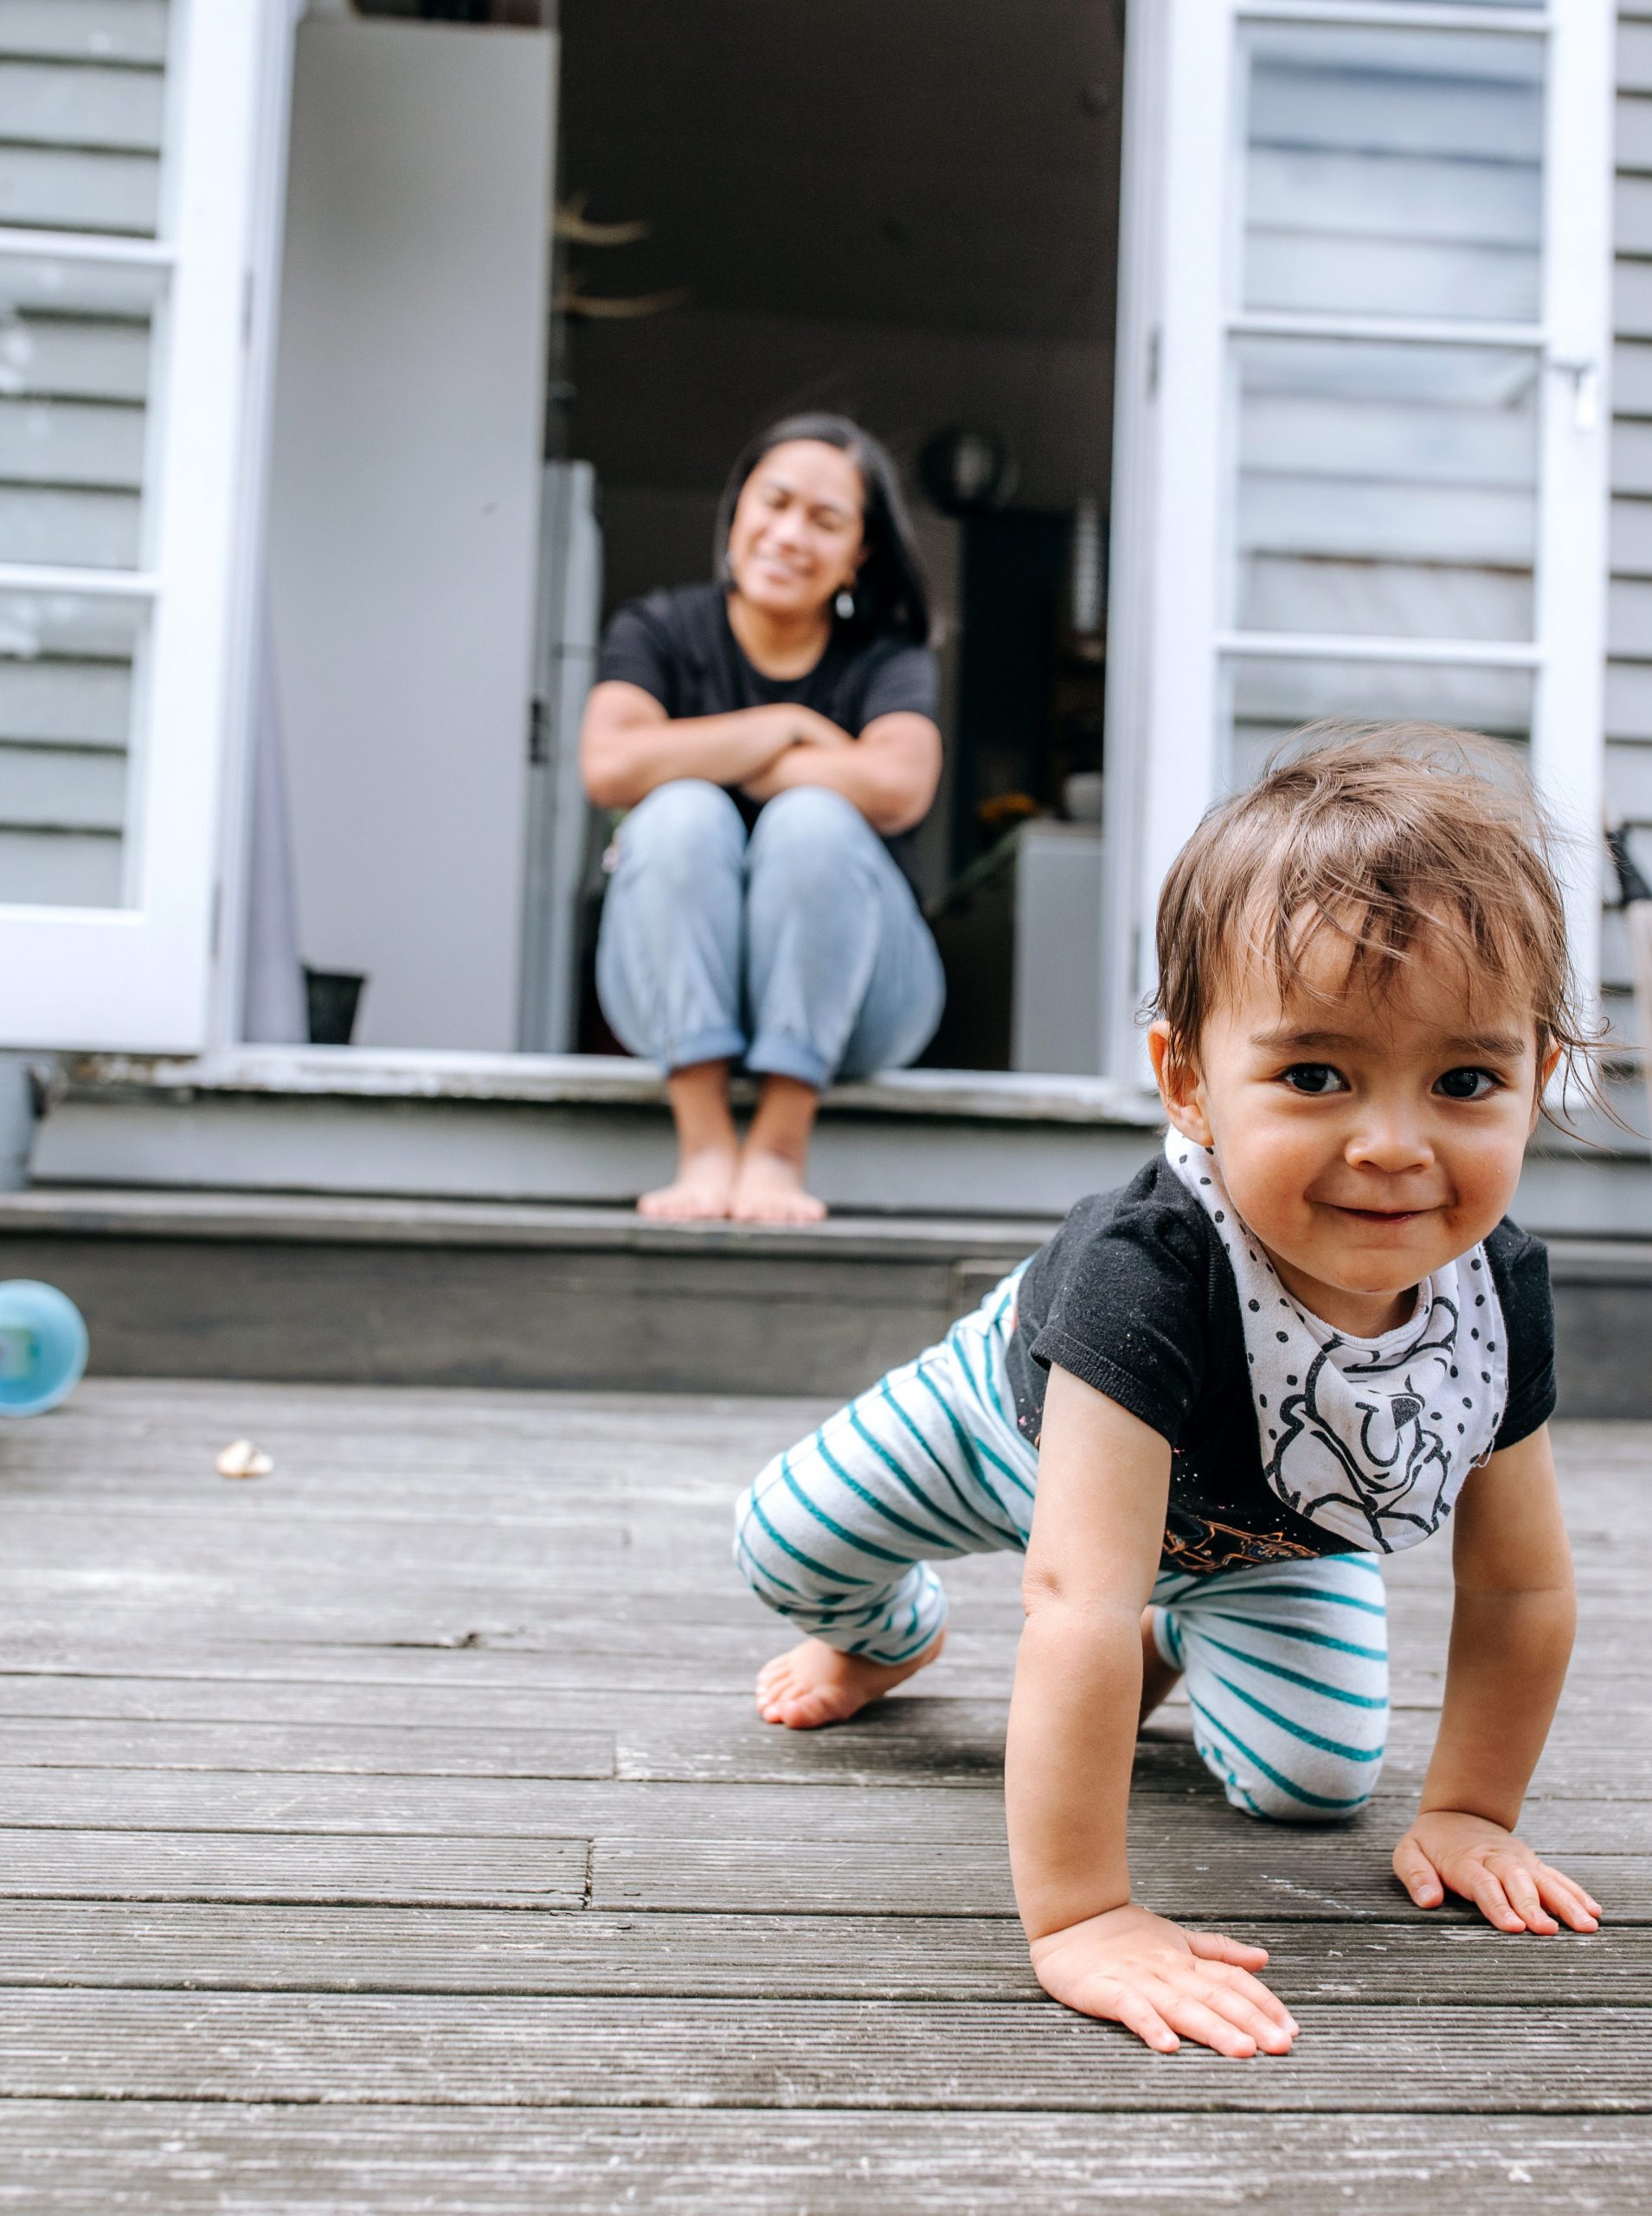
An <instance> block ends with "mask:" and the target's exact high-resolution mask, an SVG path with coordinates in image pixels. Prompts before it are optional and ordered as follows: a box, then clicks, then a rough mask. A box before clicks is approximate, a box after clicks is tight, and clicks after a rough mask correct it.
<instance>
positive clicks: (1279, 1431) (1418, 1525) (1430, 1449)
mask: <svg viewBox="0 0 1652 2216" xmlns="http://www.w3.org/2000/svg"><path fill="white" fill-rule="evenodd" d="M1165 1153H1166V1156H1167V1158H1168V1160H1169V1163H1170V1165H1171V1167H1172V1169H1174V1171H1175V1172H1176V1175H1177V1176H1179V1177H1180V1179H1181V1182H1183V1184H1184V1185H1186V1188H1187V1189H1188V1191H1189V1192H1190V1193H1192V1195H1193V1197H1194V1198H1195V1199H1196V1200H1197V1201H1199V1205H1200V1206H1201V1207H1202V1208H1204V1210H1205V1214H1207V1215H1208V1216H1209V1217H1210V1219H1211V1221H1212V1224H1213V1225H1214V1227H1215V1229H1216V1234H1217V1236H1218V1238H1219V1239H1220V1240H1221V1242H1222V1246H1223V1250H1224V1252H1225V1253H1226V1255H1227V1258H1228V1260H1229V1262H1230V1263H1231V1265H1232V1269H1233V1277H1234V1282H1235V1284H1236V1285H1237V1287H1238V1294H1239V1317H1240V1321H1241V1323H1242V1324H1243V1325H1244V1349H1245V1358H1246V1362H1247V1365H1248V1368H1249V1370H1250V1398H1251V1401H1252V1404H1253V1405H1254V1407H1255V1408H1256V1412H1257V1438H1258V1440H1259V1442H1260V1444H1261V1447H1262V1463H1263V1474H1264V1475H1265V1476H1266V1478H1267V1480H1268V1483H1269V1485H1270V1486H1271V1488H1272V1489H1273V1491H1275V1492H1276V1494H1277V1495H1278V1497H1279V1498H1280V1499H1281V1500H1282V1501H1283V1502H1284V1503H1285V1504H1286V1506H1287V1507H1288V1508H1292V1509H1295V1511H1296V1513H1297V1514H1298V1515H1299V1516H1306V1517H1308V1519H1309V1520H1310V1521H1311V1522H1313V1523H1317V1524H1319V1525H1320V1526H1321V1528H1322V1529H1323V1530H1327V1531H1333V1532H1334V1533H1335V1534H1336V1536H1338V1537H1339V1538H1340V1539H1347V1540H1350V1541H1352V1542H1353V1543H1354V1544H1355V1545H1356V1546H1360V1547H1368V1548H1370V1549H1372V1551H1373V1552H1374V1553H1377V1554H1397V1553H1398V1552H1399V1550H1400V1549H1402V1548H1405V1547H1414V1546H1415V1545H1416V1544H1417V1542H1418V1541H1419V1540H1421V1539H1426V1538H1427V1537H1428V1536H1429V1534H1430V1532H1431V1531H1435V1530H1438V1529H1439V1527H1440V1525H1441V1524H1442V1523H1443V1522H1444V1521H1445V1519H1446V1517H1448V1516H1449V1515H1450V1513H1451V1509H1452V1504H1453V1503H1454V1502H1455V1501H1456V1497H1457V1494H1458V1492H1459V1491H1461V1490H1462V1481H1463V1479H1464V1478H1466V1477H1467V1476H1468V1474H1469V1471H1470V1470H1472V1469H1473V1468H1474V1466H1475V1464H1476V1463H1478V1462H1483V1461H1484V1460H1485V1459H1486V1457H1487V1455H1488V1454H1489V1453H1491V1451H1492V1446H1493V1444H1494V1442H1495V1440H1496V1437H1497V1433H1498V1429H1499V1427H1500V1426H1501V1422H1502V1419H1503V1408H1504V1404H1505V1402H1506V1401H1507V1397H1508V1350H1507V1343H1506V1342H1505V1339H1504V1336H1503V1317H1502V1310H1501V1306H1500V1304H1499V1303H1498V1298H1497V1290H1496V1287H1495V1285H1494V1284H1493V1282H1492V1273H1491V1264H1490V1263H1489V1261H1488V1259H1487V1258H1486V1250H1485V1248H1484V1247H1483V1246H1475V1247H1474V1248H1472V1249H1471V1250H1470V1251H1469V1253H1466V1254H1462V1255H1460V1256H1459V1257H1458V1258H1457V1259H1456V1261H1454V1262H1448V1263H1447V1264H1446V1266H1445V1267H1444V1268H1443V1269H1442V1270H1437V1271H1435V1272H1434V1274H1433V1275H1432V1276H1431V1277H1428V1278H1424V1280H1423V1282H1422V1283H1421V1285H1418V1287H1417V1307H1416V1310H1415V1312H1414V1313H1413V1314H1411V1316H1409V1317H1406V1319H1405V1322H1404V1323H1403V1324H1398V1325H1396V1327H1395V1328H1394V1330H1392V1331H1385V1332H1384V1334H1383V1336H1382V1337H1380V1338H1379V1339H1360V1338H1355V1337H1353V1335H1352V1334H1351V1333H1349V1332H1347V1331H1339V1330H1334V1328H1333V1326H1332V1325H1330V1324H1327V1323H1324V1322H1322V1321H1321V1319H1320V1317H1317V1316H1314V1315H1310V1314H1309V1313H1308V1311H1307V1310H1306V1309H1305V1308H1303V1307H1302V1306H1301V1305H1300V1304H1298V1303H1297V1302H1296V1301H1295V1300H1294V1299H1293V1298H1291V1296H1290V1295H1289V1293H1288V1292H1286V1290H1285V1288H1284V1286H1283V1285H1282V1284H1281V1283H1280V1280H1279V1278H1278V1275H1277V1273H1276V1271H1275V1269H1274V1266H1273V1265H1272V1263H1271V1262H1270V1260H1269V1259H1268V1255H1267V1252H1266V1249H1265V1248H1264V1247H1263V1245H1262V1243H1261V1241H1260V1240H1258V1239H1257V1237H1256V1236H1255V1234H1253V1233H1252V1232H1251V1231H1250V1227H1248V1226H1247V1225H1246V1224H1245V1222H1244V1220H1243V1219H1242V1218H1241V1217H1240V1216H1239V1215H1238V1214H1237V1211H1236V1210H1235V1208H1234V1206H1233V1203H1232V1201H1231V1200H1230V1199H1229V1198H1228V1195H1227V1192H1226V1189H1225V1187H1224V1185H1223V1182H1222V1173H1221V1171H1220V1169H1218V1167H1217V1162H1216V1156H1214V1154H1212V1152H1211V1151H1210V1150H1209V1149H1208V1148H1205V1147H1201V1146H1197V1145H1195V1144H1194V1143H1193V1142H1192V1140H1191V1139H1187V1138H1184V1137H1182V1135H1181V1133H1180V1131H1175V1130H1172V1131H1170V1132H1169V1133H1168V1134H1167V1137H1166V1139H1165Z"/></svg>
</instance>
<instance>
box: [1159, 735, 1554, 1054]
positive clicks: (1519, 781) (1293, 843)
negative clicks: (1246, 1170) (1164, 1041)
mask: <svg viewBox="0 0 1652 2216" xmlns="http://www.w3.org/2000/svg"><path fill="white" fill-rule="evenodd" d="M1554 844H1555V840H1554V834H1552V831H1551V829H1550V828H1549V826H1548V824H1547V822H1546V820H1545V817H1544V815H1543V812H1542V810H1541V809H1540V807H1539V806H1538V804H1537V802H1536V800H1535V798H1534V797H1533V793H1532V789H1531V787H1530V785H1529V783H1527V778H1526V776H1525V773H1524V771H1523V770H1521V769H1520V766H1519V764H1518V762H1517V761H1516V759H1515V758H1514V756H1513V755H1512V754H1511V753H1510V751H1509V750H1508V749H1507V748H1506V747H1502V746H1499V745H1498V744H1496V743H1495V741H1493V740H1490V739H1486V738H1478V737H1476V736H1475V735H1473V734H1471V733H1469V732H1467V731H1451V730H1449V729H1447V728H1446V727H1445V726H1443V725H1437V724H1373V725H1358V726H1350V725H1310V726H1309V727H1308V729H1306V730H1304V731H1298V732H1297V733H1295V735H1294V737H1293V738H1289V739H1287V740H1286V741H1285V742H1284V744H1283V745H1282V748H1281V749H1280V750H1278V752H1276V754H1275V755H1274V757H1272V759H1271V760H1270V763H1269V766H1268V768H1267V770H1265V771H1264V772H1263V776H1262V777H1261V779H1260V781H1259V782H1258V783H1256V784H1254V785H1252V786H1251V787H1250V789H1249V790H1247V791H1245V792H1241V793H1236V794H1234V795H1233V796H1232V797H1231V799H1228V800H1225V801H1221V802H1218V804H1217V805H1216V806H1215V807H1214V808H1212V809H1211V810H1210V811H1209V812H1208V814H1207V815H1205V818H1204V820H1203V821H1201V823H1200V824H1199V828H1198V829H1197V830H1196V831H1195V832H1194V834H1193V835H1192V838H1191V839H1190V840H1189V841H1187V844H1186V846H1185V847H1183V848H1182V850H1181V852H1180V854H1179V855H1178V856H1177V857H1176V860H1175V861H1174V863H1173V865H1172V866H1171V870H1170V873H1169V875H1168V876H1167V878H1166V879H1165V883H1164V889H1163V891H1162V892H1161V893H1160V897H1159V919H1158V933H1157V943H1158V956H1159V987H1158V992H1157V994H1156V995H1155V998H1154V1005H1153V1010H1152V1012H1153V1013H1154V1015H1159V1016H1161V1017H1162V1018H1163V1019H1164V1021H1166V1023H1167V1025H1168V1027H1169V1030H1170V1047H1171V1053H1172V1054H1173V1056H1174V1057H1175V1058H1176V1059H1177V1060H1182V1061H1190V1060H1192V1059H1193V1058H1194V1057H1195V1056H1196V1054H1197V1052H1198V1047H1199V1035H1200V1033H1201V1031H1202V1030H1203V1028H1204V1025H1205V1019H1206V1017H1207V1016H1208V1015H1210V1013H1211V1011H1212V1008H1215V1007H1216V1006H1217V1005H1218V1002H1220V1000H1221V998H1222V996H1223V995H1224V994H1225V993H1226V992H1228V991H1231V989H1232V988H1233V986H1234V985H1235V982H1236V981H1237V976H1238V973H1239V970H1240V969H1241V967H1242V966H1243V965H1244V963H1245V962H1246V961H1247V960H1250V959H1257V958H1260V959H1262V960H1263V961H1266V962H1268V963H1270V965H1271V967H1272V969H1273V973H1274V976H1275V978H1276V982H1277V983H1278V986H1279V989H1280V994H1281V996H1282V997H1283V995H1284V994H1285V993H1286V991H1287V989H1289V988H1291V987H1293V986H1299V985H1300V984H1301V983H1302V982H1303V980H1302V961H1303V957H1304V954H1305V952H1306V950H1307V948H1308V946H1309V945H1310V944H1312V942H1313V941H1314V939H1315V937H1317V935H1318V934H1319V933H1320V932H1321V931H1334V932H1335V933H1336V934H1337V936H1338V937H1340V938H1341V939H1342V940H1343V941H1345V942H1346V944H1347V950H1348V969H1347V976H1348V978H1349V979H1352V978H1353V976H1355V975H1356V974H1357V973H1360V972H1365V973H1366V976H1368V977H1369V980H1370V982H1371V985H1372V989H1373V990H1377V991H1379V992H1380V991H1383V990H1386V989H1388V988H1389V987H1390V986H1391V985H1392V982H1393V980H1394V978H1395V977H1396V976H1397V975H1398V972H1399V969H1400V968H1401V966H1402V965H1403V964H1404V963H1406V962H1408V961H1411V960H1412V959H1414V958H1415V957H1416V956H1417V953H1418V951H1419V950H1421V949H1422V948H1423V947H1424V946H1425V945H1427V946H1432V947H1438V946H1439V945H1440V944H1441V943H1442V941H1444V942H1445V943H1446V944H1449V945H1450V946H1452V947H1454V948H1455V950H1456V952H1457V953H1458V955H1459V956H1460V957H1461V958H1462V961H1463V963H1464V965H1465V969H1466V971H1467V973H1468V976H1469V979H1470V980H1471V981H1472V979H1473V978H1474V977H1475V976H1488V977H1489V978H1491V979H1494V980H1495V982H1497V983H1498V984H1499V985H1501V987H1503V988H1504V989H1506V990H1512V991H1513V992H1514V994H1515V995H1516V996H1517V997H1518V998H1520V999H1521V1000H1522V1001H1523V1002H1525V1003H1526V1004H1527V1006H1528V1007H1529V1008H1530V1010H1531V1014H1532V1019H1533V1022H1534V1024H1535V1026H1536V1029H1537V1045H1538V1059H1539V1061H1540V1063H1541V1062H1542V1060H1544V1059H1545V1057H1546V1055H1547V1054H1548V1053H1550V1052H1551V1051H1552V1049H1553V1048H1554V1047H1559V1048H1560V1050H1561V1053H1562V1055H1563V1056H1564V1058H1565V1062H1566V1064H1567V1068H1568V1073H1569V1074H1570V1073H1572V1072H1573V1071H1574V1070H1575V1071H1576V1072H1577V1073H1578V1074H1579V1075H1581V1076H1582V1077H1584V1078H1585V1081H1586V1080H1587V1078H1588V1065H1589V1059H1590V1056H1591V1052H1592V1049H1593V1046H1594V1043H1595V1042H1594V1037H1593V1035H1592V1034H1590V1033H1588V1032H1587V1031H1586V1029H1585V1024H1584V1021H1583V1018H1582V1015H1581V1014H1580V1012H1579V1009H1578V1000H1577V986H1576V982H1575V979H1574V977H1573V975H1572V962H1571V957H1570V955H1569V953H1568V951H1567V947H1566V927H1565V903H1564V901H1563V899H1562V897H1561V892H1560V886H1559V882H1558V879H1557V877H1556V873H1555V868H1554V863H1553V859H1552V856H1553V849H1554Z"/></svg>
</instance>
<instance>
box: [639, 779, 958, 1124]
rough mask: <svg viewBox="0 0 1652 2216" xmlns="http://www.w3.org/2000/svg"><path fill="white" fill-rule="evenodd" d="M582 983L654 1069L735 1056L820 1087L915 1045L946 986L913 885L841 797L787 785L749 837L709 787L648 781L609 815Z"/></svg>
mask: <svg viewBox="0 0 1652 2216" xmlns="http://www.w3.org/2000/svg"><path fill="white" fill-rule="evenodd" d="M617 845H618V847H619V861H618V866H616V868H615V870H614V875H613V878H612V879H610V881H609V885H608V891H607V899H606V901H605V902H604V903H603V908H602V928H601V935H600V937H598V940H597V948H596V990H597V997H598V999H599V1000H600V1001H601V1003H602V1013H603V1014H604V1015H606V1016H607V1020H608V1022H609V1023H610V1025H611V1026H612V1027H613V1029H614V1035H615V1037H616V1038H618V1040H620V1044H621V1045H622V1046H623V1047H627V1049H628V1050H629V1052H631V1053H633V1054H641V1055H645V1056H646V1057H648V1058H649V1059H650V1060H653V1061H657V1062H663V1063H664V1064H665V1067H666V1068H667V1069H668V1070H675V1069H683V1068H685V1067H686V1066H688V1065H689V1064H690V1063H692V1062H712V1061H722V1060H730V1061H743V1062H744V1064H745V1066H746V1067H747V1068H748V1069H749V1070H752V1071H755V1072H759V1073H764V1074H770V1073H772V1074H774V1075H776V1076H780V1077H791V1078H797V1079H800V1080H801V1081H802V1082H803V1083H804V1084H805V1085H814V1086H816V1087H818V1088H820V1089H822V1090H824V1088H825V1087H826V1085H828V1084H829V1083H830V1082H831V1080H832V1079H833V1078H834V1077H864V1076H865V1074H866V1073H867V1072H868V1071H871V1070H875V1069H899V1068H901V1067H903V1066H904V1065H905V1064H906V1063H908V1062H910V1061H911V1060H914V1058H915V1057H916V1055H918V1054H919V1053H922V1049H923V1047H924V1046H925V1045H926V1043H927V1042H928V1040H929V1037H930V1034H932V1033H933V1032H934V1030H935V1025H936V1024H937V1023H938V1022H939V1021H941V1010H942V1005H943V1003H944V1002H945V999H946V983H945V979H944V977H943V975H942V968H941V957H940V955H939V954H938V953H937V952H936V950H935V941H934V939H933V938H932V937H930V936H929V925H928V924H926V923H925V922H924V920H923V918H922V915H921V914H920V913H919V912H918V905H917V902H916V899H914V897H913V893H912V888H911V886H910V885H908V883H907V881H906V879H905V878H904V877H903V876H902V874H901V873H900V870H899V868H898V867H897V865H896V864H895V862H894V861H893V860H891V858H890V853H889V850H888V848H887V847H885V846H884V842H883V841H882V840H881V839H880V838H879V837H878V836H877V833H876V832H875V831H874V830H873V829H872V828H871V825H870V824H869V823H868V822H867V821H866V819H865V816H864V815H862V814H861V813H860V811H859V809H858V808H856V807H855V805H854V804H853V802H851V801H847V800H845V798H844V796H843V795H842V794H841V793H836V792H832V791H829V790H828V789H826V787H824V786H821V785H800V786H794V787H793V788H792V789H791V790H790V791H788V792H783V793H781V794H779V795H778V796H776V797H775V799H774V800H771V801H770V802H768V805H767V806H766V807H765V808H764V809H763V811H762V815H760V816H759V817H758V819H757V823H756V828H755V829H754V830H753V832H752V833H751V834H750V836H749V838H748V836H747V834H746V827H745V825H744V823H743V822H742V820H741V816H740V811H739V809H738V808H736V806H735V804H734V802H733V801H731V800H730V797H729V796H728V794H727V793H725V792H724V791H723V789H722V788H721V787H720V786H718V785H713V784H708V783H705V782H704V780H703V779H700V778H698V777H682V778H678V779H676V780H674V781H673V782H672V783H670V784H666V785H658V786H656V787H655V789H654V790H653V791H652V792H651V793H650V794H649V796H648V797H647V798H646V800H645V801H643V802H640V805H639V806H637V807H636V808H633V809H632V810H631V812H630V814H629V815H627V817H626V818H625V821H623V822H622V823H621V824H620V829H619V834H618V839H617Z"/></svg>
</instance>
